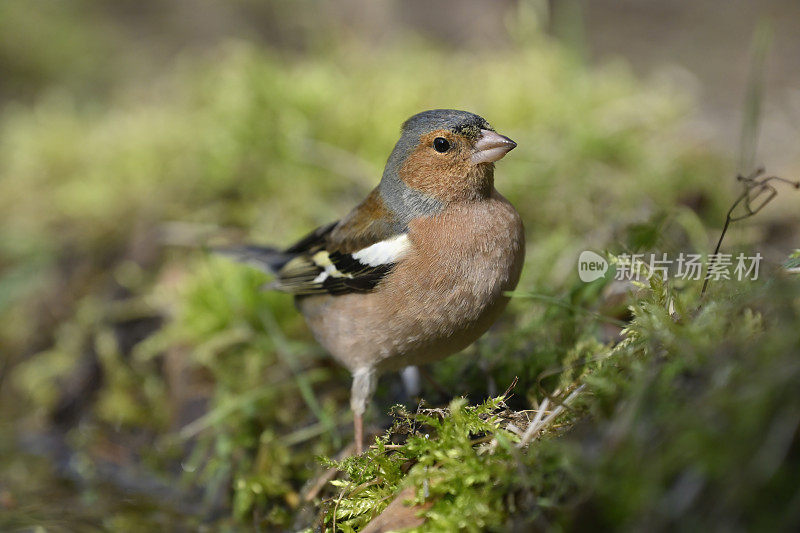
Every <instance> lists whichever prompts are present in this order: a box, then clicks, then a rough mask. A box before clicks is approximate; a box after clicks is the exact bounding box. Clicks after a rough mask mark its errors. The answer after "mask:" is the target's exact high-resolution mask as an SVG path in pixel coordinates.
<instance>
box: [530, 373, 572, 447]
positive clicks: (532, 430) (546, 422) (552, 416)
mask: <svg viewBox="0 0 800 533" xmlns="http://www.w3.org/2000/svg"><path fill="white" fill-rule="evenodd" d="M585 387H586V384H585V383H584V384H583V385H581V386H580V387H578V388H577V389H575V390H574V391H572V392H571V393H570V395H569V396H567V398H566V399H565V400H564V401H563V402H561V404H559V406H558V407H556V408H555V409H553V410H552V411H551V412H550V414H549V415H547V417H546V418H544V419H543V420H542V421H541V422H539V423H538V424H536V425H534V424H531V426H529V427H528V429H527V430H525V436H524V437H523V438H522V440H520V442H519V444H517V447H518V448H523V447H525V446H527V445H528V444H529V443H530V441H532V440H533V439H534V438H536V436H537V435H538V434H539V433H540V432H541V430H543V429H544V428H546V427H547V426H548V425H549V424H550V422H552V421H553V420H555V419H556V417H557V416H558V415H560V414H561V413H563V412H564V410H565V409H566V408H567V407H568V406H569V404H570V403H571V402H572V400H574V399H575V398H576V397H577V396H578V394H580V393H581V391H583V389H584V388H585ZM545 401H547V399H545ZM542 406H544V402H542ZM542 412H543V410H542ZM537 417H538V413H537Z"/></svg>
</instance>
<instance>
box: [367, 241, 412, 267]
mask: <svg viewBox="0 0 800 533" xmlns="http://www.w3.org/2000/svg"><path fill="white" fill-rule="evenodd" d="M410 247H411V241H409V240H408V235H406V234H405V233H404V234H402V235H398V236H397V237H392V238H391V239H386V240H385V241H380V242H376V243H375V244H373V245H371V246H367V247H366V248H363V249H361V250H359V251H357V252H355V253H354V254H353V259H357V260H358V261H360V262H361V263H364V264H365V265H369V266H372V267H376V266H379V265H388V264H390V263H395V262H397V261H399V260H400V258H402V257H403V256H404V255H405V254H406V253H407V252H408V250H409V248H410Z"/></svg>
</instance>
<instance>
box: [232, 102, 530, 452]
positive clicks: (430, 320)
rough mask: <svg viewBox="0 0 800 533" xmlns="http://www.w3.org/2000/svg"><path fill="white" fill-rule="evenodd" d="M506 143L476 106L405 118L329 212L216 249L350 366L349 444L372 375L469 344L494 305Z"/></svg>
mask: <svg viewBox="0 0 800 533" xmlns="http://www.w3.org/2000/svg"><path fill="white" fill-rule="evenodd" d="M516 146H517V144H516V143H515V142H514V141H512V140H511V139H509V138H508V137H506V136H504V135H500V134H499V133H497V132H496V131H495V129H494V128H492V126H491V125H490V124H489V123H488V122H487V121H486V120H485V119H484V118H483V117H481V116H479V115H476V114H474V113H470V112H467V111H459V110H454V109H433V110H429V111H423V112H421V113H418V114H416V115H414V116H412V117H411V118H409V119H408V120H406V121H405V122H404V123H403V125H402V128H401V135H400V139H399V140H398V141H397V144H396V145H395V146H394V149H393V150H392V152H391V154H390V155H389V158H388V160H387V162H386V166H385V168H384V171H383V175H382V176H381V179H380V181H379V183H378V185H377V186H376V187H375V188H374V189H373V190H372V191H371V192H370V193H369V194H368V195H367V197H366V198H365V199H364V200H363V201H362V202H361V203H360V204H358V205H357V206H356V207H355V208H353V209H352V210H351V211H350V212H349V213H347V214H346V215H345V216H344V217H343V218H341V219H340V220H337V221H335V222H331V223H329V224H326V225H323V226H320V227H318V228H317V229H315V230H314V231H312V232H310V233H309V234H308V235H306V236H305V237H303V238H302V239H300V240H299V241H297V242H296V243H295V244H293V245H291V246H289V247H287V248H284V249H280V248H276V247H271V246H252V245H246V246H239V247H236V246H234V247H229V248H226V249H224V250H222V252H223V253H225V254H227V255H228V256H230V257H233V258H234V259H236V260H238V261H242V262H245V263H248V264H250V265H253V266H255V267H257V268H260V269H262V270H264V271H266V272H268V273H270V274H272V275H273V276H274V281H272V282H271V283H268V284H267V285H266V286H265V287H266V288H267V289H272V290H277V291H282V292H286V293H289V294H291V295H293V296H294V299H295V304H296V307H297V309H298V310H299V311H300V313H301V314H302V315H303V316H304V318H305V321H306V323H307V325H308V327H309V329H310V330H311V332H312V334H313V336H314V337H315V339H316V340H317V341H318V342H319V343H320V344H321V345H322V347H323V348H324V349H325V350H326V351H327V352H328V353H329V354H330V355H331V356H333V358H334V359H335V360H336V361H337V362H338V363H340V364H341V365H343V366H344V367H345V368H347V369H348V370H349V371H350V372H351V374H352V376H353V381H352V389H351V397H350V407H351V409H352V412H353V425H354V441H355V451H356V453H357V454H361V453H362V451H363V439H364V428H363V416H364V413H365V411H366V408H367V406H368V404H369V403H370V401H371V398H372V396H373V393H374V391H375V386H376V383H377V379H378V376H379V375H380V374H383V373H386V372H390V371H396V370H400V369H402V368H404V367H407V366H410V365H417V366H418V365H423V364H427V363H432V362H434V361H437V360H439V359H442V358H444V357H446V356H449V355H451V354H453V353H456V352H459V351H461V350H463V349H464V348H466V347H467V346H469V345H470V344H472V343H473V342H474V341H475V340H477V339H478V338H479V337H480V336H481V335H483V334H484V333H485V332H486V331H487V330H488V329H489V327H490V326H491V325H492V324H493V323H494V322H495V321H496V319H497V318H498V317H499V315H500V314H501V313H502V311H503V310H504V308H505V307H506V304H507V303H508V300H509V297H508V295H507V291H512V290H513V289H514V288H515V287H516V285H517V283H518V281H519V278H520V275H521V272H522V266H523V262H524V255H525V233H524V228H523V224H522V219H521V217H520V215H519V213H518V212H517V211H516V209H515V208H514V207H513V206H512V205H511V203H510V202H509V201H508V200H506V199H505V198H504V197H503V196H502V195H501V194H500V193H498V192H497V190H496V188H495V186H494V167H495V162H497V161H498V160H500V159H501V158H503V157H504V156H505V155H506V154H507V153H508V152H509V151H511V150H513V149H514V148H515V147H516Z"/></svg>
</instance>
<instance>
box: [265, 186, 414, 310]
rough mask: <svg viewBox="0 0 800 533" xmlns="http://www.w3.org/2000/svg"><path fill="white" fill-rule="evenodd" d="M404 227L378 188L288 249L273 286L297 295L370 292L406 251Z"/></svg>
mask: <svg viewBox="0 0 800 533" xmlns="http://www.w3.org/2000/svg"><path fill="white" fill-rule="evenodd" d="M410 246H411V243H410V241H409V239H408V234H407V233H406V229H405V228H404V227H402V226H400V225H399V224H398V223H397V222H396V220H395V217H394V215H393V214H392V213H391V212H390V211H389V210H388V209H386V207H385V205H384V204H383V201H382V199H381V197H380V195H379V194H378V192H377V190H376V191H373V192H372V193H371V194H370V195H369V196H368V197H367V199H366V200H364V202H362V203H361V204H360V205H359V206H358V207H356V208H355V209H353V211H351V212H350V213H349V214H348V215H347V216H346V217H344V218H343V219H342V220H340V221H338V222H336V223H333V224H328V225H327V226H321V227H319V228H317V229H316V230H314V231H313V232H311V233H310V234H309V235H307V236H306V237H304V238H303V239H301V240H300V241H298V242H297V243H296V244H294V245H293V246H290V247H289V248H287V249H286V250H285V251H284V252H283V254H284V257H287V258H288V260H287V261H286V262H285V263H284V264H282V265H280V268H277V269H275V274H276V276H277V279H276V280H275V281H274V282H273V283H271V284H270V285H269V288H272V289H276V290H280V291H284V292H289V293H292V294H296V295H310V294H323V293H328V294H345V293H348V292H368V291H371V290H372V289H374V288H375V286H376V285H377V284H378V283H379V282H380V281H381V280H382V279H383V278H384V277H385V276H386V275H387V274H389V272H391V271H392V269H393V268H394V266H395V265H396V264H397V262H398V261H400V260H401V259H402V258H403V257H404V256H405V254H406V253H407V252H408V250H409V248H410Z"/></svg>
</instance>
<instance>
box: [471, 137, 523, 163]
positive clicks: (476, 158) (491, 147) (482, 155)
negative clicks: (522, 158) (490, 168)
mask: <svg viewBox="0 0 800 533" xmlns="http://www.w3.org/2000/svg"><path fill="white" fill-rule="evenodd" d="M516 147H517V143H515V142H514V141H512V140H511V139H509V138H508V137H506V136H505V135H500V134H499V133H497V132H495V131H492V130H481V135H480V137H478V141H477V142H476V143H475V149H474V150H473V152H472V162H473V163H475V164H476V165H477V164H478V163H493V162H495V161H498V160H500V159H502V158H503V156H504V155H506V154H507V153H508V152H510V151H511V150H513V149H514V148H516Z"/></svg>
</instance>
